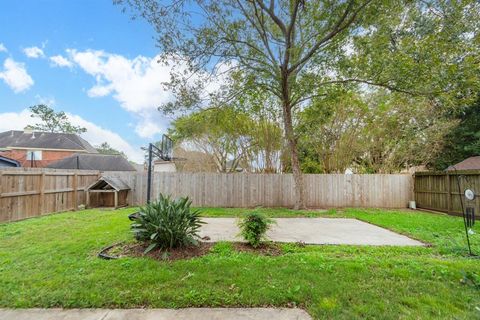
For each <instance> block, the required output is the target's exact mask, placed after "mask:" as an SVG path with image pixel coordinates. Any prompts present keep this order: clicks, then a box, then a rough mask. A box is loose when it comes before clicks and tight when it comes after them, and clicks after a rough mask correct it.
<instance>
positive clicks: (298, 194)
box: [283, 101, 307, 210]
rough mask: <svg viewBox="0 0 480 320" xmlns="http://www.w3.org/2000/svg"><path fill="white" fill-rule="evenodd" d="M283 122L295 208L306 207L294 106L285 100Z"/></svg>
mask: <svg viewBox="0 0 480 320" xmlns="http://www.w3.org/2000/svg"><path fill="white" fill-rule="evenodd" d="M283 124H284V126H285V137H286V140H287V144H288V148H289V151H290V159H291V166H292V173H293V180H294V183H295V205H294V209H295V210H300V209H306V208H307V206H306V201H305V188H304V185H303V174H302V171H301V170H300V160H299V159H298V151H297V138H296V137H295V134H294V132H293V124H292V108H291V106H290V105H289V102H288V101H283Z"/></svg>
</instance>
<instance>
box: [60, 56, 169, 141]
mask: <svg viewBox="0 0 480 320" xmlns="http://www.w3.org/2000/svg"><path fill="white" fill-rule="evenodd" d="M67 52H68V54H69V57H70V59H71V60H72V61H73V62H74V63H75V64H76V65H77V66H79V67H80V68H81V69H82V70H83V71H85V72H86V73H87V74H90V75H91V76H93V77H95V81H96V83H95V85H94V86H93V87H91V88H90V89H89V90H88V91H87V94H88V95H89V96H90V97H104V96H108V95H112V96H113V98H114V99H116V100H117V101H118V102H120V105H121V106H122V108H124V109H125V110H127V111H129V112H131V113H133V114H135V115H136V116H137V117H138V119H139V122H138V123H137V125H136V127H135V131H136V133H137V134H138V135H139V136H140V137H143V138H152V137H153V136H154V135H155V134H158V133H162V132H165V131H166V127H167V125H168V120H167V119H166V118H165V117H163V116H162V115H161V114H160V113H159V112H158V111H157V107H158V106H159V105H161V104H163V103H166V102H168V101H170V100H171V99H172V98H173V97H172V95H171V93H170V92H168V91H165V90H164V89H163V88H162V83H163V82H166V81H168V80H169V79H170V70H171V67H169V66H165V65H163V64H159V63H157V60H158V59H159V57H158V56H157V57H154V58H148V57H144V56H137V57H135V58H133V59H128V58H126V57H124V56H121V55H117V54H110V53H107V52H104V51H99V50H96V51H95V50H87V51H77V50H73V49H70V50H67Z"/></svg>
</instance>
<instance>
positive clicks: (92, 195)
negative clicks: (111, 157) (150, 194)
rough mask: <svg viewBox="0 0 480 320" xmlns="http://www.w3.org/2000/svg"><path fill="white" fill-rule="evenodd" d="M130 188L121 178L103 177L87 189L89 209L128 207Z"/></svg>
mask: <svg viewBox="0 0 480 320" xmlns="http://www.w3.org/2000/svg"><path fill="white" fill-rule="evenodd" d="M130 189H131V188H130V186H129V185H128V184H127V183H125V181H123V180H122V179H120V178H115V177H101V178H100V179H98V180H97V181H96V182H94V183H92V184H91V185H90V186H88V187H87V188H86V189H85V194H86V198H87V199H86V206H87V208H98V207H103V208H115V209H116V208H120V207H125V206H128V192H129V191H130Z"/></svg>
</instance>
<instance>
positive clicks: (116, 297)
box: [0, 209, 480, 319]
mask: <svg viewBox="0 0 480 320" xmlns="http://www.w3.org/2000/svg"><path fill="white" fill-rule="evenodd" d="M134 211H135V209H123V210H117V211H100V210H85V211H81V212H68V213H62V214H55V215H50V216H45V217H42V218H34V219H29V220H25V221H20V222H14V223H9V224H0V307H5V308H7V307H16V308H30V307H65V308H90V307H118V308H130V307H157V308H179V307H200V306H202V307H206V306H210V307H216V306H289V307H293V306H298V307H302V308H305V309H306V310H307V311H308V312H309V313H310V314H311V315H312V316H313V317H314V318H318V319H352V318H368V319H372V318H378V319H399V318H400V319H453V318H455V319H464V318H465V319H466V318H470V319H471V318H480V260H474V259H470V258H466V257H465V252H466V247H465V240H464V233H463V222H462V220H461V218H456V217H449V216H443V215H435V214H429V213H420V212H409V211H384V210H373V209H372V210H363V209H347V210H342V211H334V210H331V211H327V212H316V211H293V210H286V209H261V210H260V211H262V212H264V213H265V214H266V215H268V216H271V217H294V216H328V217H353V218H357V219H361V220H363V221H367V222H370V223H373V224H376V225H379V226H383V227H386V228H389V229H391V230H394V231H397V232H399V233H402V234H406V235H409V236H410V237H412V238H415V239H418V240H421V241H423V242H427V243H429V244H431V246H429V247H366V246H363V247H360V246H303V247H302V246H299V245H296V244H283V245H281V248H282V251H283V253H284V254H282V255H280V256H274V257H273V256H272V257H271V256H261V255H256V254H252V253H239V252H237V251H235V250H234V249H233V247H232V245H231V244H229V243H217V244H216V245H215V246H214V247H213V248H212V251H211V252H210V253H209V254H207V255H205V256H202V257H198V258H194V259H191V260H177V261H174V262H162V261H157V260H153V259H150V258H121V259H118V260H109V261H107V260H102V259H99V258H97V256H96V255H97V253H98V251H99V250H100V249H101V248H103V247H105V246H108V245H111V244H113V243H116V242H119V241H131V240H132V234H131V233H130V230H129V226H130V221H129V220H128V219H127V216H128V214H129V213H132V212H134ZM244 212H247V210H245V209H203V215H205V216H215V217H217V216H218V217H220V216H239V215H241V214H242V213H244ZM477 237H478V235H477ZM474 249H475V250H476V251H477V252H478V251H480V245H479V242H478V241H477V242H476V243H475V247H474Z"/></svg>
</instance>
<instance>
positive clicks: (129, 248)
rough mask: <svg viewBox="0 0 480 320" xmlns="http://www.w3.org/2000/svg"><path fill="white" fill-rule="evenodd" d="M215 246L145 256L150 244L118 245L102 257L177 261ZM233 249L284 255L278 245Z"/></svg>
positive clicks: (236, 244) (201, 245)
mask: <svg viewBox="0 0 480 320" xmlns="http://www.w3.org/2000/svg"><path fill="white" fill-rule="evenodd" d="M214 245H215V243H213V242H199V243H198V246H190V247H185V248H175V249H171V250H168V251H165V250H152V251H150V252H149V253H147V254H144V253H143V252H144V251H145V249H146V248H147V247H148V244H144V243H140V242H136V243H118V244H115V245H112V246H110V247H108V248H106V249H104V250H102V251H101V253H100V255H101V257H102V258H104V259H118V258H123V257H150V258H153V259H155V260H161V261H175V260H186V259H191V258H195V257H201V256H203V255H206V254H208V253H210V249H211V248H212V247H213V246H214ZM233 247H234V249H235V250H236V251H238V252H247V253H253V254H259V255H264V256H279V255H281V254H282V250H281V248H280V246H279V245H278V244H276V243H264V244H262V245H260V246H259V247H257V248H253V247H251V246H249V245H248V244H246V243H242V242H234V243H233ZM100 255H99V256H100Z"/></svg>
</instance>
